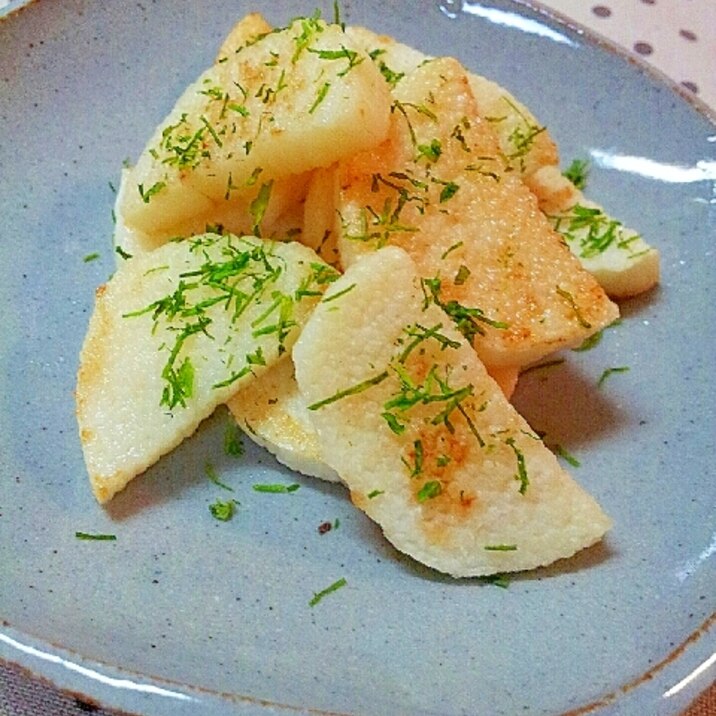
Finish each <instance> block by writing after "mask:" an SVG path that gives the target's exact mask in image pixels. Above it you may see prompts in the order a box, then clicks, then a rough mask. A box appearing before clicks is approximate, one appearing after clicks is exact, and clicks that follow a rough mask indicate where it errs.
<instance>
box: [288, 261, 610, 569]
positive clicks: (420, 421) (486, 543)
mask: <svg viewBox="0 0 716 716" xmlns="http://www.w3.org/2000/svg"><path fill="white" fill-rule="evenodd" d="M341 292H345V293H343V294H342V295H340V294H341ZM331 295H335V296H338V297H337V298H336V299H335V300H334V301H327V300H326V299H328V298H330V296H331ZM293 359H294V363H295V368H296V378H297V381H298V385H299V388H300V390H301V392H302V393H303V394H304V395H305V397H306V400H307V401H308V403H309V409H311V410H312V415H313V421H314V424H315V426H316V429H317V431H318V435H319V438H320V442H321V446H322V451H323V457H324V459H325V460H326V462H327V463H328V464H329V465H330V466H331V467H333V468H334V469H335V470H336V472H337V473H338V474H339V475H340V476H341V478H342V480H343V481H344V482H345V484H346V485H347V486H348V487H349V489H350V491H351V498H352V500H353V502H354V503H355V504H356V505H357V506H358V507H359V508H360V509H362V510H364V511H365V512H366V514H367V515H368V516H370V517H371V518H372V519H373V520H375V521H376V522H377V523H378V524H379V525H380V526H381V528H382V530H383V532H384V534H385V536H386V537H387V539H388V540H389V541H390V542H391V543H392V544H393V545H394V546H395V547H397V549H398V550H400V551H401V552H404V553H406V554H408V555H410V556H411V557H413V558H415V559H416V560H418V561H420V562H422V563H424V564H426V565H428V566H430V567H433V568H435V569H437V570H439V571H442V572H446V573H448V574H451V575H454V576H457V577H462V576H478V575H489V574H494V573H501V572H508V571H516V570H525V569H531V568H534V567H538V566H540V565H546V564H549V563H551V562H553V561H555V560H558V559H560V558H565V557H569V556H571V555H573V554H574V553H576V552H577V551H578V550H580V549H582V548H584V547H587V546H589V545H592V544H594V543H596V542H598V541H599V540H600V539H601V538H602V536H603V535H604V533H605V532H606V530H607V529H608V528H609V527H610V520H609V518H608V517H607V516H606V515H605V514H604V512H603V511H602V509H601V508H600V507H599V505H598V504H597V502H596V501H595V500H594V499H593V498H592V497H591V496H590V495H589V494H588V493H587V492H585V491H584V490H583V489H582V488H581V487H580V486H579V485H577V483H575V482H574V480H573V479H572V478H571V477H570V476H569V475H568V474H567V473H566V472H565V471H564V470H563V469H562V467H561V466H560V465H559V463H558V462H557V460H556V458H555V457H554V455H553V454H552V453H551V452H550V451H549V450H547V448H546V447H545V446H544V445H543V444H542V442H541V441H540V440H539V438H538V437H537V435H535V433H534V432H533V431H532V430H531V428H530V426H529V425H528V424H527V423H526V422H525V420H524V419H523V418H522V417H521V416H520V415H519V414H518V413H517V412H516V411H515V410H514V408H513V407H512V406H511V405H510V404H509V403H508V402H507V400H506V399H505V397H504V395H503V394H502V392H501V391H500V389H499V387H498V386H497V384H496V383H495V382H494V381H493V380H492V379H491V378H490V377H489V376H488V375H487V373H486V371H485V368H484V366H483V365H482V363H481V362H480V361H479V359H478V358H477V356H476V354H475V352H474V350H473V349H472V348H471V346H469V345H468V344H467V343H466V342H465V341H464V340H463V339H462V338H461V336H460V334H459V333H457V332H456V331H455V330H454V329H453V328H452V326H451V325H450V321H449V320H448V318H447V316H446V315H445V314H444V313H443V312H442V311H441V310H440V309H439V308H437V307H436V306H435V305H434V304H429V305H428V306H427V307H426V306H425V303H424V297H423V293H422V291H421V289H420V285H419V278H418V276H417V275H416V267H415V265H414V263H413V262H412V261H411V260H410V258H409V257H408V255H407V254H406V253H405V252H404V251H402V250H401V249H399V248H395V247H389V248H385V249H382V250H381V251H378V252H376V253H373V254H369V255H367V256H366V257H364V258H362V259H361V260H360V261H358V262H356V263H355V264H354V265H353V266H351V267H350V268H348V270H347V271H346V273H345V274H344V276H343V277H341V278H340V279H339V280H338V281H336V283H334V284H333V285H332V286H331V287H330V289H329V290H328V291H327V293H326V294H325V299H324V300H322V301H321V302H320V303H319V304H318V305H317V307H316V309H315V310H314V312H313V313H312V315H311V317H310V319H309V321H308V322H307V324H306V326H305V327H304V330H303V331H302V333H301V336H300V338H299V340H298V341H297V342H296V345H295V346H294V349H293ZM418 395H420V396H422V397H421V399H417V397H418ZM425 396H431V397H428V398H425V399H424V400H423V398H424V397H425ZM441 396H442V397H441Z"/></svg>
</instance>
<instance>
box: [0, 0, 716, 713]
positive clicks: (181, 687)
mask: <svg viewBox="0 0 716 716" xmlns="http://www.w3.org/2000/svg"><path fill="white" fill-rule="evenodd" d="M500 1H501V2H507V3H509V4H511V5H514V6H516V7H517V8H519V9H520V10H523V9H525V10H527V11H528V12H532V13H536V14H538V15H540V16H541V17H543V18H545V19H546V20H547V21H548V22H550V23H552V24H554V25H558V26H561V27H564V28H567V29H568V30H569V31H571V32H573V33H576V34H577V35H579V37H580V38H582V39H583V40H585V41H586V42H587V43H588V44H590V45H591V46H592V47H594V48H597V49H598V50H600V51H603V52H607V53H609V54H611V55H612V56H616V57H617V58H619V60H620V61H621V62H623V63H625V64H626V65H629V66H632V67H634V68H636V69H637V70H638V71H640V72H641V73H642V74H644V75H645V76H647V77H649V78H650V80H651V81H652V82H654V83H655V84H658V85H660V86H661V87H664V88H666V89H668V90H670V91H671V92H672V93H673V94H674V95H676V96H677V97H678V98H679V100H681V101H684V102H685V103H686V104H687V105H689V106H690V107H691V109H693V110H695V111H696V112H697V113H698V114H700V115H701V116H702V117H703V118H704V119H706V120H707V121H709V122H710V123H711V124H712V125H713V128H714V130H715V131H716V108H714V107H712V106H710V105H709V104H707V103H706V102H705V101H704V100H702V99H701V98H700V97H699V96H698V95H696V94H694V93H693V92H690V91H689V90H688V89H687V88H685V87H683V86H682V85H680V84H679V83H678V82H677V81H675V80H674V79H672V78H671V77H669V76H668V75H667V74H665V73H664V72H663V71H662V70H660V69H659V68H658V67H655V66H654V65H653V64H651V63H649V62H648V61H646V60H644V59H643V58H641V57H639V56H637V55H635V54H633V53H631V52H630V51H629V50H627V49H626V48H624V47H623V46H621V45H619V44H618V43H616V42H615V41H613V40H611V39H609V38H607V37H606V36H604V35H602V34H601V33H599V32H598V31H596V30H594V29H592V28H589V27H587V26H586V25H584V24H582V23H580V22H578V21H576V20H573V19H572V18H570V17H569V16H567V15H566V14H564V13H562V12H560V11H558V10H555V9H553V8H550V7H547V6H545V5H544V4H543V3H541V2H539V0H498V2H500ZM40 2H41V0H10V2H9V4H8V5H6V6H4V7H2V8H0V25H1V24H2V23H3V22H19V21H20V20H19V19H18V18H20V17H21V15H22V14H23V12H24V11H25V10H27V9H28V8H30V7H31V6H34V5H38V4H39V3H40ZM55 2H57V0H55ZM460 2H461V5H464V3H465V0H460ZM468 2H469V0H468ZM481 4H489V5H495V4H496V3H495V2H493V1H492V0H484V2H482V0H481ZM460 11H461V12H462V11H463V8H462V6H461V8H460ZM8 630H9V631H8ZM10 634H15V635H16V636H25V637H28V638H29V639H30V640H32V641H34V642H36V643H38V644H42V645H43V647H45V648H46V649H47V654H53V655H60V654H62V655H65V656H68V657H69V658H73V659H74V661H75V663H77V664H80V665H84V666H86V667H87V668H91V667H96V668H97V669H103V668H104V669H107V670H108V671H115V672H117V673H119V674H122V675H125V676H126V677H130V678H133V679H137V680H138V682H146V683H148V684H156V685H159V686H160V687H162V686H163V687H171V688H173V689H176V690H177V691H180V692H185V693H187V694H192V693H193V694H196V695H198V696H204V697H210V698H212V699H216V700H217V702H219V703H220V704H225V705H226V706H227V707H241V706H244V707H249V708H251V707H255V708H258V709H259V710H263V709H279V710H281V711H283V710H286V711H287V712H293V713H296V712H306V713H310V714H315V715H316V716H331V715H338V714H344V713H345V712H337V711H327V710H323V709H318V708H314V707H310V706H296V705H292V704H287V703H283V702H280V701H274V700H271V699H264V698H260V697H252V696H249V695H244V694H239V693H228V692H221V691H218V690H214V689H211V688H207V687H202V686H197V685H193V684H188V683H185V682H181V681H174V680H172V679H168V678H165V677H158V676H154V675H151V674H147V673H144V672H137V671H133V670H132V669H130V668H127V667H126V666H123V665H120V664H113V663H109V662H104V661H101V660H97V659H95V658H90V657H87V656H84V655H82V654H81V653H79V652H75V651H74V650H72V649H70V648H68V647H66V646H63V645H59V644H53V643H51V642H49V641H47V640H46V639H45V638H43V637H41V636H37V635H36V634H34V633H32V632H29V631H27V630H24V629H18V628H16V627H14V626H13V625H12V624H11V623H10V622H8V621H7V620H6V619H5V618H3V617H2V616H1V615H0V664H2V665H6V666H9V667H10V668H13V667H14V668H16V669H18V670H20V671H22V672H27V674H28V675H29V676H30V677H31V678H33V679H35V680H38V681H40V682H44V683H48V684H50V685H51V686H52V687H54V688H55V689H56V690H58V691H59V692H61V693H63V694H65V695H67V696H69V697H71V698H81V699H82V700H83V701H87V702H88V703H91V704H92V705H98V706H99V707H100V708H102V707H106V708H108V709H111V710H112V711H115V712H116V711H117V709H118V708H119V709H123V708H125V707H122V706H120V707H116V706H113V705H112V704H111V703H110V702H109V701H108V700H104V699H103V697H101V696H98V695H96V694H95V693H92V690H91V689H88V691H89V693H87V694H85V693H83V692H79V691H77V690H76V689H75V688H70V687H69V686H63V685H62V684H61V683H59V680H56V679H54V678H51V677H49V676H48V675H47V673H46V672H43V671H42V670H41V669H40V670H35V669H34V668H33V667H31V666H28V664H27V662H26V661H23V658H22V656H20V654H22V651H21V650H19V649H17V648H15V653H17V654H18V658H17V659H15V658H12V657H7V656H5V655H4V654H3V651H6V650H5V648H4V646H3V644H4V645H6V646H7V645H8V644H9V642H8V640H7V639H8V638H9V639H10V640H14V638H13V637H12V636H10ZM707 636H716V611H714V612H712V614H711V615H710V616H708V617H707V618H706V619H705V620H704V621H703V622H702V623H701V624H700V625H699V626H697V627H696V628H695V629H694V630H693V631H692V632H691V633H690V634H689V635H688V636H686V637H685V638H684V639H683V640H682V641H681V642H680V643H679V644H677V645H675V646H674V648H673V649H672V650H671V651H670V652H669V653H668V654H666V655H664V656H663V657H662V658H660V659H659V660H658V661H657V662H656V663H655V664H654V665H653V666H651V668H649V669H648V670H646V671H645V672H643V673H642V674H640V675H638V676H636V677H634V678H632V679H630V680H628V681H626V682H625V683H623V684H621V685H620V686H619V687H618V688H615V689H613V690H610V691H608V692H607V693H605V694H603V695H600V696H599V697H598V698H596V699H593V700H591V701H588V702H586V701H585V703H583V704H581V705H580V706H578V707H577V708H575V709H571V710H569V711H564V712H560V716H579V715H581V714H588V713H593V712H602V709H605V708H606V709H608V708H609V707H611V706H615V705H618V704H619V701H620V700H621V699H622V698H624V697H626V696H627V695H629V694H631V693H632V692H634V691H636V690H637V689H638V688H639V687H640V686H642V685H644V684H645V683H648V682H650V681H651V680H653V679H654V678H655V677H657V676H658V675H660V674H661V673H662V672H663V671H664V669H665V668H666V667H668V666H669V665H672V664H675V663H676V662H678V660H679V658H680V657H681V656H682V655H683V654H684V653H685V652H686V651H687V650H688V649H689V647H690V646H693V645H694V644H696V643H701V644H702V645H703V639H704V638H706V637H707ZM3 637H6V639H3ZM10 646H11V648H13V647H12V645H10ZM86 683H87V684H88V685H93V684H96V683H97V682H96V681H93V680H92V679H90V678H89V677H86ZM707 688H708V686H707ZM99 690H101V689H98V691H99ZM703 693H704V691H703V690H701V689H700V690H699V691H696V692H694V693H691V694H690V699H694V698H697V697H698V696H699V694H703ZM101 699H102V700H101ZM121 712H122V713H126V714H127V716H129V714H130V713H131V714H134V712H133V711H132V712H124V711H123V710H122V711H121ZM137 716H139V715H138V714H137Z"/></svg>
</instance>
